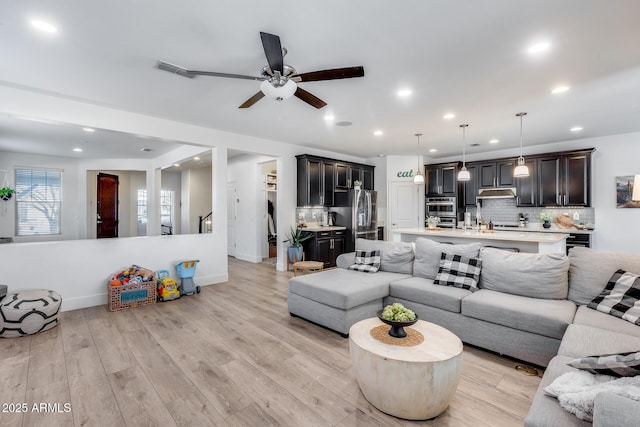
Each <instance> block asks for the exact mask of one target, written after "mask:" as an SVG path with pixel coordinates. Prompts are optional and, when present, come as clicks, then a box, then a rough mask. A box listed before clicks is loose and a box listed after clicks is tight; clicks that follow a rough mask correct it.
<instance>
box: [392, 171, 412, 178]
mask: <svg viewBox="0 0 640 427" xmlns="http://www.w3.org/2000/svg"><path fill="white" fill-rule="evenodd" d="M396 176H397V177H398V178H413V169H409V170H408V171H398V173H397V174H396Z"/></svg>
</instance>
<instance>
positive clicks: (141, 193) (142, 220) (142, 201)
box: [138, 190, 147, 224]
mask: <svg viewBox="0 0 640 427" xmlns="http://www.w3.org/2000/svg"><path fill="white" fill-rule="evenodd" d="M146 223H147V190H138V224H146Z"/></svg>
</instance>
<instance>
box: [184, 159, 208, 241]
mask: <svg viewBox="0 0 640 427" xmlns="http://www.w3.org/2000/svg"><path fill="white" fill-rule="evenodd" d="M189 180H190V185H189V192H190V195H189V225H190V228H189V232H190V233H198V227H199V225H200V216H203V217H204V216H207V215H208V214H209V212H211V168H210V167H203V168H197V169H191V170H190V171H189Z"/></svg>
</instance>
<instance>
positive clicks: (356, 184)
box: [353, 180, 362, 187]
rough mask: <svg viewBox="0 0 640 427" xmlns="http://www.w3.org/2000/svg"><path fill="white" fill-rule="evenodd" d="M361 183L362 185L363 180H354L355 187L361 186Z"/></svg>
mask: <svg viewBox="0 0 640 427" xmlns="http://www.w3.org/2000/svg"><path fill="white" fill-rule="evenodd" d="M361 185H362V181H358V180H355V181H353V186H354V187H360V186H361Z"/></svg>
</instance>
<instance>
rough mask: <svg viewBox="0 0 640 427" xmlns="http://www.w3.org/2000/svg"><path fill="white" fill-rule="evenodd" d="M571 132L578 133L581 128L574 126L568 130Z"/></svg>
mask: <svg viewBox="0 0 640 427" xmlns="http://www.w3.org/2000/svg"><path fill="white" fill-rule="evenodd" d="M569 130H570V131H571V132H580V131H581V130H582V127H580V126H574V127H572V128H571V129H569Z"/></svg>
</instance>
